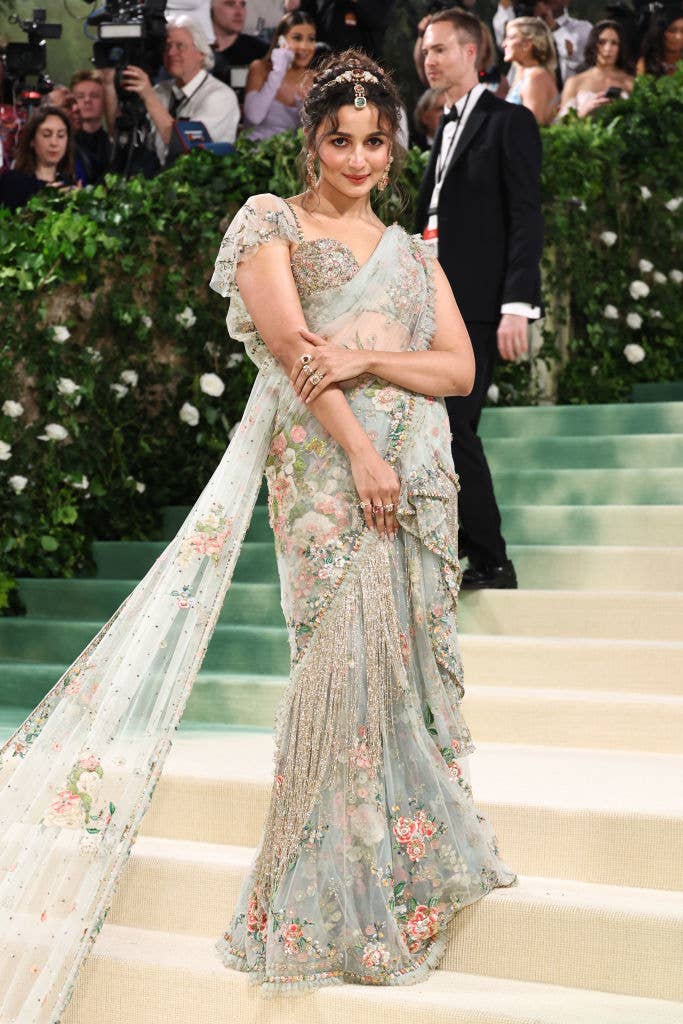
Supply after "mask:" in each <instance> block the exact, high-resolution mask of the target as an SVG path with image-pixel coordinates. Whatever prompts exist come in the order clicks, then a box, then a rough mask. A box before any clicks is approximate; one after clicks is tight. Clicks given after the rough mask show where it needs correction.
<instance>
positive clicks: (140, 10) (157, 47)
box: [87, 0, 166, 175]
mask: <svg viewBox="0 0 683 1024" xmlns="http://www.w3.org/2000/svg"><path fill="white" fill-rule="evenodd" d="M165 9H166V0H105V5H104V8H103V10H101V11H97V12H96V13H95V14H92V15H90V16H89V17H88V19H87V20H88V24H89V25H93V26H95V27H96V28H97V35H98V39H97V41H96V43H95V44H94V46H93V63H94V64H95V67H97V68H115V69H116V71H115V77H114V82H115V84H116V92H117V94H118V97H119V100H120V104H121V112H120V114H119V116H118V117H117V119H116V125H115V128H114V147H113V156H112V160H111V163H110V169H111V170H113V171H118V172H119V173H121V174H125V175H128V174H132V173H137V172H138V171H143V173H144V172H145V170H146V163H147V161H148V159H149V151H148V150H147V146H146V143H147V136H148V134H149V122H148V119H147V111H146V110H145V105H144V103H143V102H142V100H141V99H140V97H139V96H137V95H136V94H135V93H132V92H129V91H128V90H127V89H124V88H123V86H122V84H121V72H122V71H123V70H124V69H125V68H126V67H128V65H129V64H134V65H135V66H136V67H139V68H142V69H143V70H144V71H146V72H147V74H148V75H150V77H153V76H154V75H155V74H156V73H157V71H158V70H159V67H160V66H161V63H162V60H163V55H164V43H165V41H166V18H165V16H164V11H165Z"/></svg>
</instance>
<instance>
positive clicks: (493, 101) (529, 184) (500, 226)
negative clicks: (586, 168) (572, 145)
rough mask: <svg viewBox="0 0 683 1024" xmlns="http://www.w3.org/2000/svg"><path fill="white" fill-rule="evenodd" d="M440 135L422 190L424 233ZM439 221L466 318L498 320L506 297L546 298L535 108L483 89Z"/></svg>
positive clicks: (447, 266)
mask: <svg viewBox="0 0 683 1024" xmlns="http://www.w3.org/2000/svg"><path fill="white" fill-rule="evenodd" d="M441 135H442V129H441V128H439V131H438V132H437V135H436V138H435V139H434V145H433V147H432V153H431V157H430V160H429V164H428V166H427V170H426V172H425V176H424V179H423V181H422V185H421V187H420V192H419V195H418V200H417V219H416V225H415V228H416V230H417V231H419V232H420V233H421V232H422V230H423V229H424V227H425V225H426V223H427V217H428V210H429V200H430V198H431V195H432V190H433V188H434V173H435V166H436V160H437V157H438V154H439V149H440V147H441ZM438 223H439V263H440V264H441V266H442V267H443V269H444V272H445V274H446V276H447V278H448V280H449V282H450V285H451V288H452V289H453V293H454V295H455V298H456V301H457V303H458V306H459V307H460V312H461V313H462V316H463V319H464V320H465V321H466V322H467V321H469V322H471V323H497V322H498V320H499V319H500V308H501V305H502V304H503V303H504V302H528V303H530V304H531V305H532V306H540V305H541V270H540V260H541V251H542V248H543V215H542V213H541V137H540V133H539V130H538V126H537V124H536V120H535V118H534V116H533V114H532V113H531V111H530V110H527V108H526V107H522V106H517V105H516V104H513V103H507V102H506V101H505V100H500V99H498V98H497V97H496V96H494V95H493V94H492V93H491V92H488V91H487V92H484V93H482V95H481V96H480V97H479V100H478V102H477V104H476V106H475V107H474V108H473V109H472V110H471V111H470V114H469V116H468V118H467V121H466V122H465V127H464V129H463V131H462V134H461V136H460V138H459V140H458V144H457V146H456V149H455V152H454V154H453V157H452V159H451V162H450V165H449V167H448V169H447V171H446V176H445V178H444V181H443V184H442V187H441V193H440V195H439V206H438Z"/></svg>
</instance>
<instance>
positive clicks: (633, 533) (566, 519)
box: [500, 505, 683, 547]
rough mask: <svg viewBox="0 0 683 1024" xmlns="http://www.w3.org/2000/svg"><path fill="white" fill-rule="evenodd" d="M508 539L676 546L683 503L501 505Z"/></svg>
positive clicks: (680, 533) (682, 528)
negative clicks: (679, 504)
mask: <svg viewBox="0 0 683 1024" xmlns="http://www.w3.org/2000/svg"><path fill="white" fill-rule="evenodd" d="M500 512H501V517H502V520H503V535H504V537H505V539H506V541H507V542H508V544H532V545H538V544H549V545H556V544H575V545H581V546H584V547H585V546H590V545H593V544H596V545H604V546H608V545H612V544H614V545H617V546H620V547H623V546H634V547H638V546H639V545H641V544H642V545H646V546H648V547H655V546H656V547H667V546H671V547H676V546H678V545H680V543H681V537H683V506H677V505H501V507H500Z"/></svg>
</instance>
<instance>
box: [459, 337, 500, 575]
mask: <svg viewBox="0 0 683 1024" xmlns="http://www.w3.org/2000/svg"><path fill="white" fill-rule="evenodd" d="M497 328H498V324H497V323H494V324H488V323H486V324H484V323H468V324H467V330H468V331H469V334H470V339H471V341H472V348H473V349H474V358H475V364H476V373H475V378H474V387H473V388H472V391H471V393H470V394H469V395H467V397H465V398H461V397H448V398H446V408H447V409H448V418H449V420H450V423H451V433H452V435H453V441H452V446H451V447H452V452H453V463H454V465H455V471H456V473H457V474H458V476H459V477H460V494H459V496H458V501H459V509H460V536H459V547H460V553H461V555H463V554H466V555H468V556H469V559H470V562H471V563H472V564H474V565H477V566H483V565H502V564H503V562H504V561H505V560H506V558H507V554H506V551H505V541H504V540H503V535H502V533H501V532H500V512H499V510H498V504H497V502H496V496H495V493H494V490H493V481H492V480H491V472H490V470H489V465H488V462H487V461H486V456H485V455H484V448H483V446H482V443H481V441H480V440H479V437H478V435H477V428H478V426H479V420H480V418H481V410H482V407H483V405H484V403H485V401H486V392H487V391H488V389H489V387H490V385H491V381H492V380H493V370H494V367H495V365H496V359H497V357H498V347H497V342H496V330H497Z"/></svg>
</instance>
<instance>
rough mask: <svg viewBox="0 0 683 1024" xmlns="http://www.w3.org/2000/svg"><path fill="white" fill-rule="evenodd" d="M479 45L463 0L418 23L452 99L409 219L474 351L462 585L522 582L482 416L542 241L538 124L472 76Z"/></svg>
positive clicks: (531, 307)
mask: <svg viewBox="0 0 683 1024" xmlns="http://www.w3.org/2000/svg"><path fill="white" fill-rule="evenodd" d="M481 45H482V32H481V22H480V21H479V19H478V18H476V17H475V16H474V15H473V14H470V13H468V12H466V11H463V10H460V9H458V8H452V9H449V10H447V11H440V12H439V13H438V14H435V15H434V16H433V17H432V19H431V21H430V22H429V24H428V25H427V27H426V29H425V33H424V38H423V48H424V54H425V73H426V75H427V79H428V81H429V84H430V86H431V87H432V88H435V89H440V90H441V89H443V90H445V91H446V96H447V102H446V106H445V108H444V109H445V111H446V112H445V114H444V118H443V119H442V122H441V125H440V126H439V130H438V132H437V135H436V138H435V140H434V145H433V147H432V155H431V159H430V162H429V165H428V167H427V171H426V173H425V177H424V180H423V182H422V186H421V189H420V195H419V198H418V206H417V224H416V227H417V230H418V231H419V232H421V233H422V234H423V237H424V238H425V239H427V240H430V241H431V242H432V244H434V245H435V247H436V248H437V252H438V257H439V262H440V263H441V266H442V267H443V269H444V271H445V273H446V276H447V277H448V280H449V282H450V284H451V287H452V289H453V293H454V295H455V298H456V300H457V302H458V306H459V307H460V311H461V313H462V315H463V319H464V320H465V323H466V325H467V329H468V331H469V334H470V338H471V341H472V347H473V348H474V354H475V360H476V376H475V382H474V387H473V389H472V392H471V394H469V395H468V396H467V397H465V398H457V397H453V398H447V399H446V405H447V408H448V415H449V418H450V422H451V432H452V434H453V462H454V463H455V469H456V472H457V473H458V475H459V477H460V488H461V489H460V551H461V554H466V555H467V556H468V558H469V563H470V564H469V568H468V569H467V570H466V571H465V573H464V575H463V584H462V585H463V587H464V588H466V589H479V588H482V587H498V588H514V587H516V586H517V578H516V575H515V569H514V566H513V564H512V562H511V561H510V560H509V559H508V557H507V553H506V549H505V541H504V539H503V536H502V534H501V525H500V512H499V511H498V505H497V503H496V498H495V494H494V491H493V483H492V481H491V473H490V471H489V467H488V463H487V461H486V456H485V455H484V450H483V447H482V444H481V441H480V440H479V437H478V436H477V427H478V424H479V418H480V416H481V410H482V406H483V405H484V402H485V400H486V393H487V391H488V389H489V387H490V385H491V381H492V378H493V370H494V366H495V363H496V359H497V356H498V353H500V355H501V356H502V357H503V359H516V358H518V357H519V356H521V355H522V354H523V353H525V352H526V351H527V326H528V321H529V320H530V319H535V318H536V317H538V316H540V314H541V275H540V258H541V250H542V245H543V217H542V214H541V183H540V174H541V140H540V135H539V131H538V126H537V124H536V121H535V119H534V117H533V114H531V112H530V111H529V110H527V109H526V108H525V107H523V106H517V105H515V104H512V103H506V102H505V101H504V100H500V99H497V98H496V97H495V96H494V95H493V94H492V93H491V92H489V91H488V90H487V89H486V87H485V86H484V85H482V84H480V83H479V76H478V73H477V54H478V52H479V49H480V47H481Z"/></svg>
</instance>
